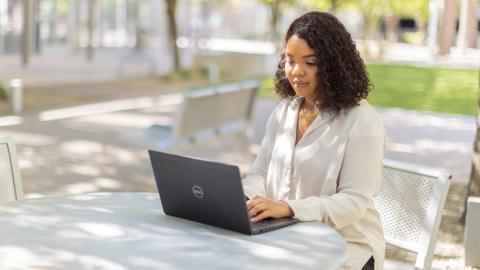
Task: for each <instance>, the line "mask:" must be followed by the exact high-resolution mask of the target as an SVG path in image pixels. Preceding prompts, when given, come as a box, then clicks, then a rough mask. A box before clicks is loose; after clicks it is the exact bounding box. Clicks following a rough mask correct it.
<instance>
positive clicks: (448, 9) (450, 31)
mask: <svg viewBox="0 0 480 270" xmlns="http://www.w3.org/2000/svg"><path fill="white" fill-rule="evenodd" d="M456 12H457V1H456V0H445V6H444V7H443V9H442V11H441V15H440V25H439V30H438V34H439V37H438V54H440V55H445V54H448V53H449V52H450V48H451V47H452V45H453V41H454V38H455V25H456V21H457V14H456Z"/></svg>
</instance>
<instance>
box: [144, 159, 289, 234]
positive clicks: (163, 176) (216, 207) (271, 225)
mask: <svg viewBox="0 0 480 270" xmlns="http://www.w3.org/2000/svg"><path fill="white" fill-rule="evenodd" d="M148 153H149V155H150V160H151V162H152V168H153V173H154V175H155V181H156V183H157V188H158V193H159V194H160V200H161V201H162V207H163V212H165V214H167V215H171V216H175V217H180V218H185V219H189V220H193V221H197V222H201V223H205V224H209V225H213V226H217V227H221V228H224V229H228V230H232V231H236V232H240V233H244V234H250V235H251V234H259V233H263V232H267V231H271V230H275V229H278V228H281V227H285V226H288V225H292V224H294V223H296V222H297V220H296V219H293V218H276V219H265V220H263V221H260V222H250V219H249V217H248V212H247V206H246V202H245V195H244V193H243V187H242V182H241V179H240V172H239V169H238V167H237V166H232V165H226V164H222V163H217V162H211V161H205V160H200V159H195V158H190V157H184V156H179V155H173V154H167V153H163V152H157V151H153V150H149V151H148Z"/></svg>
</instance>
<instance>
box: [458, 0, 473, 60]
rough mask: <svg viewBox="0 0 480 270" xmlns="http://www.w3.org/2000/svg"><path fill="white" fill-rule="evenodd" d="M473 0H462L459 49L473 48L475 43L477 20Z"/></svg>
mask: <svg viewBox="0 0 480 270" xmlns="http://www.w3.org/2000/svg"><path fill="white" fill-rule="evenodd" d="M476 10H477V8H476V2H475V0H462V5H461V11H460V23H459V30H458V39H457V46H458V48H459V49H460V50H462V51H463V50H465V49H467V48H475V46H476V43H477V20H476Z"/></svg>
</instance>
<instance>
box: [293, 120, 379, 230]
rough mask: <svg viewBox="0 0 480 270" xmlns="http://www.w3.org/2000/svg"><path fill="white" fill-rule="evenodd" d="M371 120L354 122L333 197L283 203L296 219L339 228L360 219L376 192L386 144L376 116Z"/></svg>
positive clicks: (325, 196)
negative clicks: (288, 206) (315, 221)
mask: <svg viewBox="0 0 480 270" xmlns="http://www.w3.org/2000/svg"><path fill="white" fill-rule="evenodd" d="M370 116H372V115H370ZM373 116H374V117H369V118H370V119H368V120H367V121H365V119H363V120H360V121H358V122H357V123H356V124H355V126H354V127H353V129H352V133H351V134H350V137H349V139H348V140H347V142H346V147H345V155H344V158H343V163H342V167H341V170H340V175H339V179H338V187H337V192H336V193H335V194H332V195H322V196H319V197H308V198H305V199H300V200H288V201H286V202H287V203H288V204H289V205H290V207H291V208H292V210H293V212H294V214H295V217H296V218H298V219H300V220H303V221H308V220H319V221H323V222H327V223H329V224H333V225H334V227H336V228H342V227H344V226H346V225H349V224H352V223H355V222H356V221H357V220H359V219H360V218H361V217H362V216H363V215H364V213H365V212H366V210H367V208H368V206H369V205H370V204H371V202H372V199H373V196H374V195H376V193H377V192H378V188H379V184H380V181H381V177H382V162H383V154H384V151H385V143H386V139H385V137H386V136H385V131H384V128H383V124H382V123H381V120H380V119H379V117H378V115H376V113H375V115H373ZM372 118H373V119H372Z"/></svg>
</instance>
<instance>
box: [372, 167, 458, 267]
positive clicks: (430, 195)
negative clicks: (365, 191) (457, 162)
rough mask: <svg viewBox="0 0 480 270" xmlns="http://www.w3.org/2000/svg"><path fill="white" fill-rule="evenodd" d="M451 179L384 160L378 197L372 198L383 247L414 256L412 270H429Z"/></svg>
mask: <svg viewBox="0 0 480 270" xmlns="http://www.w3.org/2000/svg"><path fill="white" fill-rule="evenodd" d="M450 178H451V175H450V174H448V173H445V172H442V171H439V170H434V169H431V168H426V167H421V166H417V165H413V164H408V163H403V162H397V161H392V160H384V163H383V180H382V183H381V186H380V193H379V195H378V196H377V197H375V198H374V203H375V206H376V207H377V209H378V211H379V212H380V216H381V219H382V223H383V228H384V232H385V240H386V242H387V244H389V245H392V246H394V247H398V248H402V249H405V250H408V251H411V252H414V253H416V254H417V257H416V261H415V266H414V267H415V268H414V269H430V267H431V265H432V258H433V251H434V247H435V240H436V235H437V232H438V229H439V226H440V219H441V216H442V209H443V206H444V204H445V200H446V196H447V192H448V188H449V186H450Z"/></svg>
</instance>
